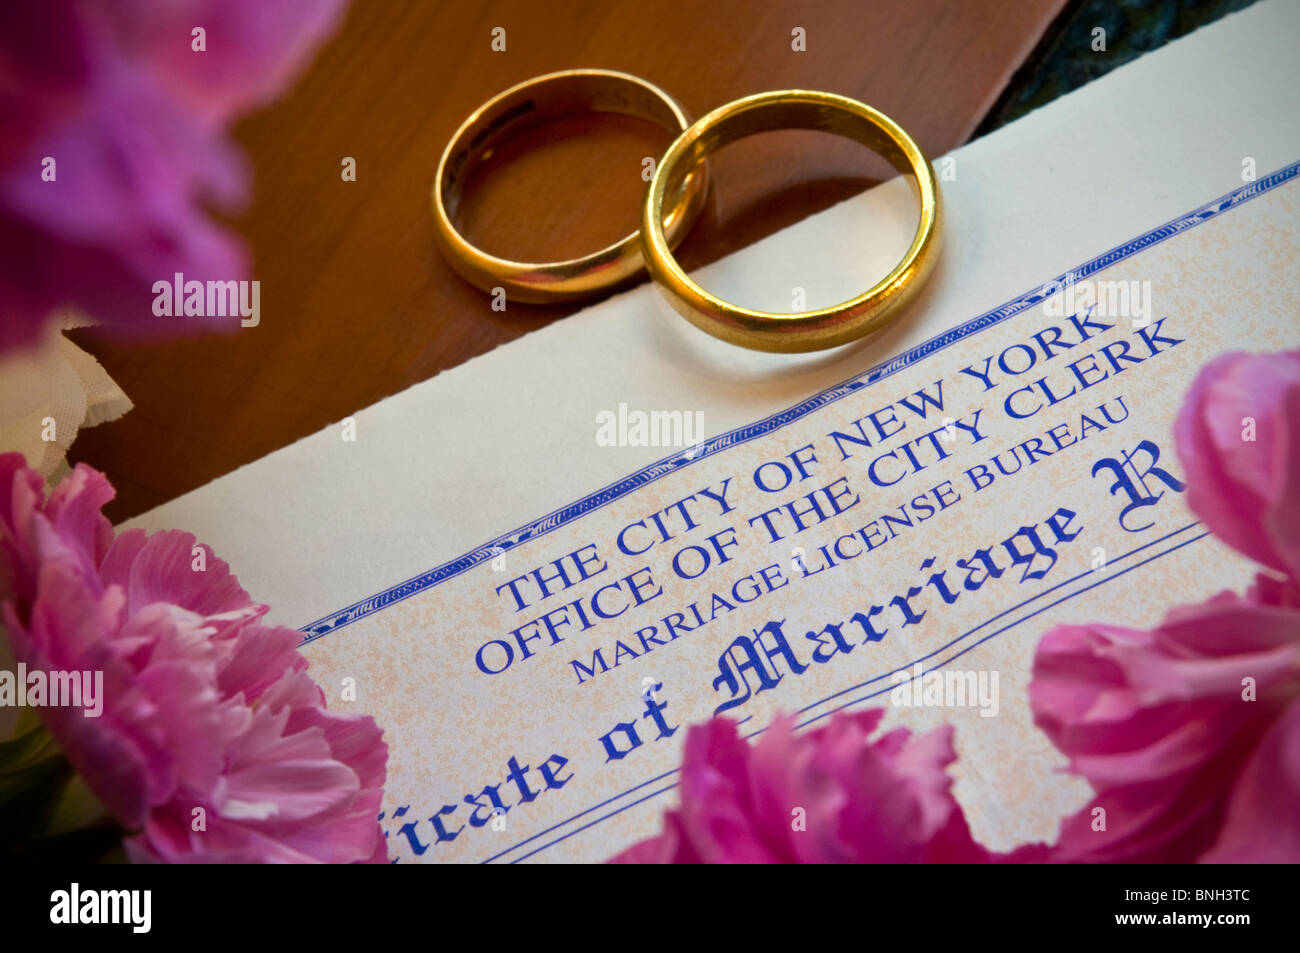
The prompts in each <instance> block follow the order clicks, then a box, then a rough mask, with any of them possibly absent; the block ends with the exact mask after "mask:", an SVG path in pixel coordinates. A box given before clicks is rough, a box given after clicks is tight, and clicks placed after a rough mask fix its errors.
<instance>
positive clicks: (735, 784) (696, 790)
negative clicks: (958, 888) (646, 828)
mask: <svg viewBox="0 0 1300 953" xmlns="http://www.w3.org/2000/svg"><path fill="white" fill-rule="evenodd" d="M883 717H884V710H883V709H872V710H870V711H864V712H861V713H857V714H836V715H833V716H832V717H831V720H830V723H829V724H827V725H824V726H823V727H821V728H818V729H816V730H814V731H810V732H805V733H802V734H795V732H794V719H793V718H792V717H783V718H778V719H777V720H776V721H775V722H774V723H773V724H772V726H771V727H770V728H768V729H767V731H765V732H764V733H763V734H762V735H760V736H759V737H758V740H757V741H756V742H755V743H754V744H753V745H752V746H751V745H750V744H749V743H748V742H746V741H745V740H743V739H742V738H741V737H740V736H739V734H738V733H737V730H736V724H735V723H734V722H732V721H730V720H728V719H726V718H714V719H713V720H712V721H710V722H708V723H707V724H704V725H699V726H696V727H693V728H691V729H690V731H689V733H688V734H687V736H686V746H685V753H684V756H683V762H682V770H681V788H680V790H681V807H680V808H679V809H678V810H675V811H668V812H667V813H666V814H665V815H664V830H663V833H662V834H661V835H660V836H658V837H654V838H651V839H649V840H646V841H642V842H641V843H639V844H636V845H634V846H633V847H631V848H629V849H628V850H626V851H625V852H623V853H622V854H620V855H619V856H618V857H615V858H614V860H613V862H615V863H659V864H665V863H674V864H690V863H711V864H715V863H921V862H962V863H973V862H987V861H989V860H990V859H993V858H992V857H991V856H990V854H989V853H988V851H986V850H985V849H984V848H983V847H981V846H980V845H979V844H977V843H975V841H974V840H972V839H971V835H970V829H969V828H968V827H967V826H966V819H965V816H964V815H963V814H962V811H961V808H960V806H959V805H958V804H957V802H956V801H955V800H954V799H953V796H952V794H951V792H950V791H949V788H950V786H951V780H950V779H949V777H948V775H947V772H946V769H947V766H948V765H949V764H951V763H952V762H953V761H954V760H955V758H956V755H955V754H954V753H953V748H952V727H951V726H945V727H943V728H940V729H937V730H935V731H932V732H930V733H929V734H926V735H921V736H919V737H913V736H912V735H911V734H910V733H909V732H908V731H907V730H906V729H902V728H900V729H896V730H894V731H891V732H889V733H887V734H885V735H882V736H881V737H879V738H877V739H875V740H871V735H872V734H873V733H874V732H875V730H876V727H877V726H878V725H879V723H880V720H881V718H883Z"/></svg>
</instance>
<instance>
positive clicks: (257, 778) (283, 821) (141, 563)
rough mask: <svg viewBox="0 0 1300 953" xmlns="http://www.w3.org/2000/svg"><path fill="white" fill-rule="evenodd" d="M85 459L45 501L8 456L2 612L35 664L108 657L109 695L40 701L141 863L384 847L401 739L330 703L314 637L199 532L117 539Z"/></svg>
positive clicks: (350, 856)
mask: <svg viewBox="0 0 1300 953" xmlns="http://www.w3.org/2000/svg"><path fill="white" fill-rule="evenodd" d="M112 496H113V490H112V488H111V487H110V486H109V484H108V481H107V480H105V479H104V477H103V475H102V474H99V473H97V472H96V471H94V470H91V469H90V468H88V467H85V466H78V467H77V469H76V470H75V471H74V472H73V473H72V475H71V476H69V477H68V478H67V479H65V480H64V481H63V482H62V483H61V484H60V485H59V487H58V488H57V489H55V490H54V491H53V492H52V493H51V494H50V495H49V498H48V499H45V498H44V487H43V482H42V479H41V477H40V475H39V474H37V473H36V472H35V471H34V470H31V469H29V468H27V467H25V466H24V465H23V460H22V457H21V456H19V455H17V454H6V455H3V456H0V621H2V622H3V627H4V629H5V630H6V631H7V633H8V636H9V639H10V640H11V643H12V648H13V652H14V655H15V658H16V659H17V661H19V662H23V663H26V665H27V668H28V670H29V671H31V670H35V669H41V670H44V671H46V672H55V671H65V672H67V671H71V672H83V671H91V672H102V673H103V679H104V681H103V696H104V699H103V701H104V708H103V712H102V714H101V715H100V717H97V718H87V717H85V716H84V715H83V713H82V711H81V709H79V708H71V707H69V708H55V707H48V708H42V709H39V714H40V715H41V717H42V719H43V720H44V721H45V723H46V726H47V727H48V728H49V730H50V731H51V733H52V734H53V736H54V738H55V740H56V741H57V742H58V743H59V746H60V747H61V748H62V750H63V752H64V754H65V755H66V756H67V758H68V759H69V761H70V762H71V764H72V766H73V767H74V768H75V769H76V770H77V772H78V773H79V774H80V775H81V776H82V777H83V778H84V779H85V781H86V782H87V784H88V785H89V786H90V788H91V790H92V791H93V792H94V793H95V795H96V796H97V797H98V798H99V799H100V801H101V802H102V803H103V804H104V806H105V807H106V808H107V810H108V811H109V812H110V813H111V814H112V815H113V816H114V817H116V818H117V820H118V821H120V822H121V824H122V825H123V826H124V827H125V828H126V829H127V831H128V832H130V836H129V838H128V839H127V841H126V848H127V852H128V855H129V856H130V857H131V858H132V859H133V860H136V861H167V862H182V861H183V862H192V861H197V862H212V861H239V862H252V861H282V862H308V861H327V862H357V861H372V862H383V861H384V860H385V859H386V851H385V846H384V838H383V835H382V832H381V831H380V827H379V823H378V819H377V818H378V813H379V810H380V801H381V798H382V795H383V785H384V778H385V770H386V762H387V747H386V746H385V744H384V742H383V740H382V733H381V732H380V729H379V728H378V726H377V725H376V724H375V722H374V719H372V718H370V717H369V716H362V715H348V714H340V713H336V712H331V711H328V710H326V707H325V698H324V695H323V694H322V693H321V690H320V688H319V687H318V686H317V685H316V683H315V682H313V681H312V679H311V678H310V677H309V676H308V674H307V662H306V660H305V659H304V658H303V657H302V655H301V654H300V653H299V652H298V650H297V645H298V642H299V639H300V634H299V633H298V632H295V631H294V630H292V629H287V628H281V627H277V626H269V625H264V624H263V623H262V622H261V618H262V616H263V615H264V614H265V613H266V607H265V606H262V605H257V604H255V603H253V602H252V601H251V600H250V599H249V597H248V594H247V593H245V592H244V590H243V589H242V588H240V586H239V583H238V581H237V580H236V578H235V577H234V576H233V575H231V573H230V570H229V567H227V565H226V564H225V563H224V562H222V561H221V560H220V559H218V558H216V556H214V555H213V554H212V552H211V551H210V550H208V549H207V548H206V547H200V546H198V544H197V543H196V541H195V539H194V537H193V536H192V535H190V534H188V533H181V532H174V531H173V532H161V533H155V534H153V535H151V536H147V535H146V534H145V533H144V532H143V531H141V530H132V531H128V532H124V533H122V534H120V535H118V536H116V537H114V533H113V529H112V527H111V526H110V524H109V522H108V520H107V519H105V518H104V517H103V515H102V514H101V513H100V510H101V508H102V507H103V505H104V504H105V503H106V502H107V501H108V500H110V499H111V498H112Z"/></svg>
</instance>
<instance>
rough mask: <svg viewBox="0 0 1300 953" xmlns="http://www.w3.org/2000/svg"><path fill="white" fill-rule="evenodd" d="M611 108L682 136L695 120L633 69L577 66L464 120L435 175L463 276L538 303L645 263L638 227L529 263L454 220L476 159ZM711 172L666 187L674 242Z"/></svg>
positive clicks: (696, 209) (668, 228) (446, 246)
mask: <svg viewBox="0 0 1300 953" xmlns="http://www.w3.org/2000/svg"><path fill="white" fill-rule="evenodd" d="M590 111H594V112H609V113H620V114H622V115H626V116H634V117H636V118H639V119H647V120H649V121H650V122H653V123H656V124H657V125H659V126H662V127H664V128H665V129H668V130H669V131H670V132H671V133H672V134H673V135H677V134H678V133H680V132H681V131H682V130H684V129H685V128H686V127H687V126H688V125H689V124H690V119H689V118H688V117H687V116H686V114H685V113H684V112H683V111H682V109H681V107H680V106H678V105H677V103H676V102H675V101H674V100H673V98H672V97H671V96H669V95H668V94H667V93H665V92H664V91H663V90H662V89H660V88H659V87H657V86H655V85H653V84H651V83H648V82H646V81H645V80H643V79H640V78H638V77H636V76H632V75H630V74H628V73H620V72H616V71H614V70H603V69H575V70H564V71H562V72H558V73H548V74H546V75H545V76H538V77H535V78H533V79H530V80H528V81H527V82H524V83H520V84H519V85H518V86H512V87H511V88H510V89H507V90H506V91H505V92H503V93H500V94H499V95H497V96H494V97H493V98H492V99H490V100H488V101H487V102H486V103H484V104H483V105H482V106H480V107H479V108H478V109H477V110H475V111H474V113H473V114H472V115H471V116H470V117H469V118H468V119H466V120H465V122H464V123H462V124H461V127H460V128H459V129H457V130H456V134H455V135H454V136H452V138H451V142H449V143H448V144H447V148H446V149H445V150H444V151H443V153H442V159H441V160H440V161H439V162H438V172H437V175H436V176H435V177H434V180H433V196H432V199H433V220H434V227H435V232H436V234H437V238H438V243H439V245H440V247H441V248H442V251H443V253H444V254H445V255H446V256H447V259H448V260H449V261H450V262H451V264H452V266H453V267H454V268H455V269H456V271H458V272H459V273H460V274H461V276H462V277H463V278H465V279H466V280H467V281H469V282H470V283H471V284H473V285H476V286H477V287H479V288H482V289H484V290H485V291H492V290H493V289H495V288H498V287H501V288H504V289H505V293H506V296H507V297H508V298H510V299H511V300H515V301H525V302H533V303H544V302H555V301H566V300H570V299H573V298H580V297H583V296H585V295H590V294H592V293H594V292H597V291H600V290H602V289H605V288H609V287H612V286H614V285H617V284H619V283H620V282H622V281H624V280H625V279H627V278H630V277H632V276H633V275H635V274H636V273H637V272H638V271H640V270H641V268H642V267H643V259H642V251H641V241H640V237H639V235H638V234H637V233H636V232H633V233H632V234H631V235H628V236H627V237H626V238H624V239H623V240H622V241H620V242H617V243H616V244H613V245H610V246H609V247H607V248H604V249H601V250H600V251H598V252H595V253H594V254H591V255H587V256H586V257H583V258H574V259H570V260H568V261H556V262H547V263H532V262H519V261H511V260H509V259H506V258H498V257H497V256H495V255H490V254H488V253H487V252H484V251H482V250H480V249H478V248H476V247H474V246H473V245H471V244H470V243H469V242H468V241H466V240H465V238H464V237H463V236H462V235H461V234H460V232H458V231H457V230H456V226H455V225H454V224H453V223H452V222H453V218H454V217H455V214H456V208H457V205H458V204H459V201H460V196H461V187H462V185H463V184H464V182H465V179H466V176H467V173H468V172H469V171H470V170H471V169H472V168H473V165H474V163H475V161H476V160H481V159H485V158H487V157H488V156H490V155H491V154H492V152H493V151H494V150H495V149H496V147H497V146H498V145H499V144H500V143H501V142H503V141H504V140H505V139H507V138H508V137H509V136H511V135H513V134H514V133H516V132H518V131H520V130H522V129H525V128H527V127H530V126H533V125H536V124H539V123H542V122H546V121H547V120H551V119H555V118H558V117H560V116H566V115H571V114H573V113H579V112H590ZM707 175H708V173H707V170H706V168H705V167H704V166H703V165H702V164H700V163H695V164H694V167H693V168H692V169H690V170H688V171H687V174H686V175H685V176H678V177H676V179H675V180H674V184H673V187H672V188H671V189H665V190H661V192H660V202H659V207H660V208H661V209H664V210H665V211H664V219H663V220H662V221H661V222H658V223H657V224H658V226H659V232H658V235H659V237H660V239H661V241H662V242H663V244H664V246H665V247H667V248H675V247H676V246H677V243H678V242H679V241H681V239H682V238H683V237H684V236H685V235H686V232H687V231H688V230H689V229H690V227H691V225H692V224H693V223H694V221H695V219H696V217H697V216H698V215H699V213H700V209H701V208H703V206H704V197H705V192H706V188H707Z"/></svg>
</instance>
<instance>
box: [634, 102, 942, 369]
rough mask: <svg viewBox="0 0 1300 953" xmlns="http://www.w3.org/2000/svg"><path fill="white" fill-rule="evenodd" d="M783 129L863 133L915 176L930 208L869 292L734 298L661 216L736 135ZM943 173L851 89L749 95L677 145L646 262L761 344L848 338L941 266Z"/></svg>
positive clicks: (723, 332)
mask: <svg viewBox="0 0 1300 953" xmlns="http://www.w3.org/2000/svg"><path fill="white" fill-rule="evenodd" d="M774 129H820V130H824V131H826V132H833V133H836V134H837V135H841V136H846V137H847V138H850V139H854V140H856V141H858V142H861V143H862V144H863V145H865V146H867V147H869V148H871V149H873V150H874V151H876V152H878V153H880V154H881V155H883V156H884V157H885V158H886V159H888V160H889V162H890V164H891V165H893V166H894V168H896V169H898V171H899V172H902V173H904V174H906V175H908V176H909V178H910V181H911V182H912V185H913V188H914V190H915V192H916V195H917V198H918V199H919V200H920V203H921V218H920V222H919V224H918V226H917V229H916V235H915V237H914V238H913V239H912V243H911V245H910V247H909V248H908V249H907V253H906V254H905V255H904V256H903V260H902V261H900V262H899V263H898V265H897V266H896V267H895V268H894V269H893V271H891V272H890V273H889V274H888V275H886V276H885V277H884V278H882V279H881V280H880V281H878V282H877V283H876V284H875V285H873V286H872V287H871V288H870V289H868V290H867V291H866V292H864V293H863V294H860V295H858V296H857V297H856V298H853V299H851V300H849V301H845V302H843V303H842V304H838V305H835V306H834V307H830V308H821V309H819V310H816V311H806V312H803V313H798V314H779V313H772V312H767V311H751V310H749V309H748V308H741V307H738V306H736V305H733V304H729V303H727V302H726V301H723V300H722V299H721V298H718V297H716V296H714V295H712V294H709V292H707V291H705V290H704V289H703V288H701V287H700V286H699V285H698V284H696V283H695V282H694V281H692V280H691V279H690V278H689V277H687V275H686V272H685V271H683V270H682V267H681V266H680V265H679V264H678V263H677V260H676V259H675V258H673V255H672V245H671V244H670V242H669V241H668V238H667V236H666V234H665V232H664V229H663V226H662V225H661V216H662V214H663V209H664V207H665V204H666V200H667V199H668V198H669V197H671V196H674V195H676V194H677V192H678V190H679V189H680V184H679V183H680V182H681V180H682V178H683V176H688V175H690V174H691V172H692V171H693V170H694V169H696V168H698V167H699V166H700V164H701V163H703V162H704V161H705V159H707V158H708V156H709V155H711V154H712V153H713V152H716V151H717V150H718V149H720V148H721V147H722V146H725V145H726V144H727V143H730V142H734V141H735V140H737V139H743V138H744V137H746V136H750V135H753V134H755V133H759V132H767V131H769V130H774ZM942 217H943V214H942V209H941V205H940V199H939V183H938V181H937V180H936V178H935V175H934V169H933V168H931V166H930V163H929V161H928V160H927V159H926V158H925V156H924V155H923V154H922V152H921V149H920V147H918V146H917V144H916V143H915V142H914V141H913V140H912V137H911V136H909V135H908V134H907V133H906V132H904V131H903V130H902V128H901V127H900V126H899V125H898V124H897V123H895V122H894V121H893V120H892V119H890V118H889V117H888V116H886V115H884V114H883V113H880V112H877V111H876V110H874V109H872V108H871V107H870V106H867V105H864V104H863V103H860V102H858V101H857V100H855V99H849V98H848V97H846V96H836V95H834V94H833V93H821V92H815V91H812V90H806V89H788V90H779V91H775V92H770V93H759V94H757V95H754V96H746V97H745V98H743V99H737V100H736V101H735V102H731V103H728V104H727V105H725V106H721V107H719V108H718V109H715V110H713V112H711V113H709V114H708V115H707V116H704V117H702V118H701V119H699V120H697V121H696V122H695V124H694V125H692V126H691V127H690V128H689V129H687V130H686V131H685V132H683V133H682V134H681V135H680V136H678V137H677V140H676V141H675V142H674V143H673V144H672V145H671V146H669V147H668V151H667V152H666V153H664V156H663V158H662V159H660V160H659V166H658V168H657V169H656V170H655V174H654V177H653V178H652V179H651V181H650V190H649V192H647V194H646V203H645V207H644V210H643V212H642V216H641V242H642V245H643V248H644V254H645V261H646V267H647V269H648V270H649V272H650V275H651V277H652V278H654V280H655V282H656V283H657V284H658V285H659V288H660V290H661V291H662V292H663V293H664V295H665V297H667V299H668V301H669V303H670V304H671V305H672V306H673V308H674V309H675V310H676V311H678V312H679V313H680V314H681V315H682V316H683V317H685V318H686V319H687V320H688V321H690V322H691V323H692V324H694V325H695V326H696V327H698V328H700V329H701V330H703V331H707V332H708V333H709V334H712V335H713V336H714V337H717V338H721V339H722V340H724V341H729V342H731V343H732V344H739V345H741V346H742V347H748V348H753V349H754V350H759V351H778V352H783V353H796V352H801V351H818V350H821V349H823V348H828V347H835V346H836V345H839V344H845V343H847V342H849V341H852V340H854V339H856V338H859V337H862V336H863V335H866V334H870V333H871V332H873V331H877V330H879V329H880V328H882V327H884V326H885V325H886V324H887V323H888V322H889V321H890V320H891V319H892V318H894V317H896V316H897V315H898V313H899V309H900V308H901V307H902V306H903V305H904V304H906V303H907V301H908V300H910V299H911V298H912V296H913V295H915V293H916V292H917V290H918V289H919V288H920V287H921V285H922V283H923V282H924V280H925V277H926V275H927V274H928V273H929V271H930V269H931V268H932V267H933V265H934V262H935V258H936V255H937V251H938V247H939V233H940V230H941V222H942Z"/></svg>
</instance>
